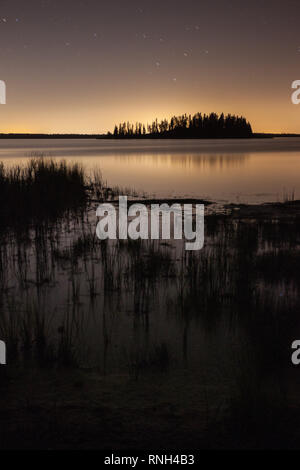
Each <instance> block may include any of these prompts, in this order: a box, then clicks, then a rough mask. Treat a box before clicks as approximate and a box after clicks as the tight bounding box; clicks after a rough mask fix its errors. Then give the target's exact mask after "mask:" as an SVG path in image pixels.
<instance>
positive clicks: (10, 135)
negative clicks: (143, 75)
mask: <svg viewBox="0 0 300 470" xmlns="http://www.w3.org/2000/svg"><path fill="white" fill-rule="evenodd" d="M275 137H300V134H288V133H282V134H271V133H261V132H258V133H253V135H252V136H251V137H242V138H241V137H223V138H222V139H221V138H216V137H215V138H213V137H212V138H210V139H207V138H195V137H194V138H192V139H191V138H188V139H186V138H178V137H177V138H172V137H170V138H167V139H166V138H159V137H152V136H147V135H146V136H143V137H140V138H136V139H134V138H130V137H122V138H121V137H119V138H114V137H113V136H108V135H107V134H14V133H8V134H0V139H103V140H104V139H105V140H118V141H121V140H238V139H239V140H251V139H273V138H275Z"/></svg>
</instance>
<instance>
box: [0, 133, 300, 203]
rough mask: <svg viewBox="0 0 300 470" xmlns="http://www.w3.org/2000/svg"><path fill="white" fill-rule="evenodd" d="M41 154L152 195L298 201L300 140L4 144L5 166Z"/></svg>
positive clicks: (1, 146) (0, 144) (24, 141)
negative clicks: (97, 169) (96, 171)
mask: <svg viewBox="0 0 300 470" xmlns="http://www.w3.org/2000/svg"><path fill="white" fill-rule="evenodd" d="M40 153H42V154H43V155H45V156H52V157H55V158H65V159H67V160H72V161H80V162H82V163H83V165H84V166H86V167H87V168H90V169H93V168H95V167H100V169H101V171H102V174H103V178H104V179H105V180H106V181H107V182H108V184H109V185H111V186H115V185H119V186H121V187H124V188H128V187H130V188H134V189H136V190H137V191H142V192H145V193H147V194H148V195H149V196H155V197H200V198H202V197H203V198H209V199H212V200H216V201H218V202H249V203H261V202H270V201H282V200H285V199H287V198H290V197H295V198H297V199H299V198H300V179H299V174H300V138H275V139H249V140H240V139H235V140H232V139H227V140H123V141H122V140H96V139H82V140H81V139H63V140H61V139H32V140H31V139H18V140H9V139H2V140H0V159H1V160H2V161H4V162H5V163H6V164H14V163H20V162H24V161H26V159H28V158H29V157H30V156H32V155H36V154H40Z"/></svg>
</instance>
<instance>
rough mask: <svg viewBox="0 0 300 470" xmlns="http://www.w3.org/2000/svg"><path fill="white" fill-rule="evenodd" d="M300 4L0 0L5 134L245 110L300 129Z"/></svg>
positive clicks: (91, 129)
mask: <svg viewBox="0 0 300 470" xmlns="http://www.w3.org/2000/svg"><path fill="white" fill-rule="evenodd" d="M299 17H300V2H299V0H286V1H285V2H283V1H282V0H264V1H262V0H259V1H251V2H250V1H249V2H248V1H246V0H243V1H241V0H231V1H225V0H208V1H206V0H204V1H203V0H197V1H192V0H185V1H170V0H160V1H157V0H152V1H145V0H139V1H136V0H130V1H124V0H122V1H121V0H115V1H114V0H111V1H110V2H109V1H102V0H84V1H80V0H26V1H24V0H0V79H1V80H4V81H5V83H6V87H7V104H5V105H0V132H49V133H56V132H59V133H64V132H75V133H77V132H78V133H102V132H106V131H108V130H113V126H114V124H115V123H119V122H121V121H131V122H136V121H141V122H144V123H147V122H150V121H151V120H152V119H154V118H156V117H157V118H158V119H162V118H169V117H171V116H172V115H174V114H175V115H177V114H183V113H188V114H190V113H191V114H193V113H196V112H202V113H208V112H218V113H220V112H224V113H234V114H242V115H244V116H245V117H246V118H247V119H248V120H249V121H250V122H251V124H252V127H253V129H254V131H256V132H262V131H264V132H299V133H300V105H298V106H297V105H294V104H292V102H291V94H292V90H291V84H292V82H293V81H294V80H297V79H300V30H299Z"/></svg>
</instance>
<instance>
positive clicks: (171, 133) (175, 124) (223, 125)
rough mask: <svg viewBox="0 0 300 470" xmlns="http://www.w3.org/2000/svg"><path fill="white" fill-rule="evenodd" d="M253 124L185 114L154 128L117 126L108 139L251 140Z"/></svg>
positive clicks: (237, 118) (155, 123) (235, 118)
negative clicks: (249, 138)
mask: <svg viewBox="0 0 300 470" xmlns="http://www.w3.org/2000/svg"><path fill="white" fill-rule="evenodd" d="M252 135H253V133H252V128H251V124H250V123H249V122H248V121H247V120H246V119H245V118H244V117H243V116H235V115H231V114H227V116H225V115H224V114H223V113H222V114H221V115H218V114H216V113H211V114H209V115H207V114H203V115H202V114H201V113H197V114H195V115H194V116H191V115H187V114H183V115H182V116H173V117H172V118H171V119H170V120H169V121H168V120H167V119H163V120H162V121H160V122H159V121H158V120H157V119H156V120H155V121H153V122H152V124H147V126H145V125H144V124H142V123H140V122H137V123H136V124H131V123H129V122H124V123H121V124H119V125H118V126H117V125H116V126H115V128H114V132H113V134H112V133H111V132H109V133H108V134H107V137H110V138H116V139H130V138H132V139H141V138H159V139H161V138H168V139H172V138H175V139H215V138H220V139H221V138H248V137H252Z"/></svg>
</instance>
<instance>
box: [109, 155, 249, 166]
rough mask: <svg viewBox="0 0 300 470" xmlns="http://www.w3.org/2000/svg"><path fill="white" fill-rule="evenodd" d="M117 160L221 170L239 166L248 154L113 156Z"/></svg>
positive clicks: (131, 163)
mask: <svg viewBox="0 0 300 470" xmlns="http://www.w3.org/2000/svg"><path fill="white" fill-rule="evenodd" d="M114 158H115V159H116V160H118V161H122V162H124V160H125V161H126V163H128V165H129V166H130V165H134V164H139V165H140V164H142V165H146V166H156V167H159V166H161V167H166V166H167V167H175V166H176V167H181V168H193V167H198V168H199V167H202V168H207V167H211V168H214V169H219V170H222V169H223V168H224V167H225V168H234V167H240V166H242V165H244V164H245V163H246V160H249V158H250V154H246V153H234V154H226V153H225V154H224V153H223V154H219V153H207V154H185V155H182V154H173V153H172V154H151V155H122V156H115V157H114Z"/></svg>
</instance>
